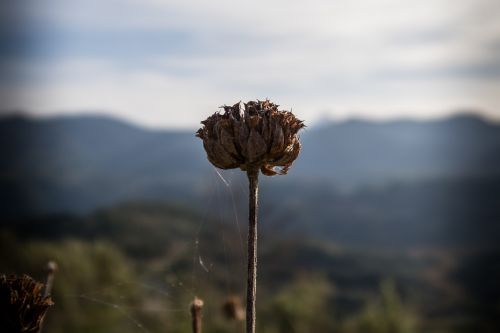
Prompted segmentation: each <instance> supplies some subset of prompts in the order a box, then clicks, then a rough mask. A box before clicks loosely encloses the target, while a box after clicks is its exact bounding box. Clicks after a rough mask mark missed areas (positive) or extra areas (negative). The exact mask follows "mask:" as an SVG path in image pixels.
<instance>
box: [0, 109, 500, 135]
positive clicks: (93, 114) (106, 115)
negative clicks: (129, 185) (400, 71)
mask: <svg viewBox="0 0 500 333" xmlns="http://www.w3.org/2000/svg"><path fill="white" fill-rule="evenodd" d="M217 111H218V110H213V111H207V114H206V116H209V115H211V114H212V113H214V112H217ZM294 113H296V114H298V115H299V117H300V112H295V111H294ZM17 116H19V117H22V118H27V119H31V120H52V119H61V118H64V119H71V118H103V119H110V120H115V121H119V122H123V123H126V124H129V125H131V126H136V127H140V128H144V129H149V130H176V131H177V130H179V131H191V130H196V129H198V128H199V127H200V123H198V124H192V125H190V126H175V124H174V125H169V124H156V125H154V124H148V123H143V122H141V121H138V120H136V119H129V118H127V117H124V116H120V115H119V114H118V113H116V112H106V111H91V110H88V111H75V112H71V113H68V112H54V113H49V114H42V115H40V114H37V113H36V112H30V111H26V110H0V120H2V119H4V118H8V117H17ZM457 117H476V118H478V119H481V120H483V121H486V122H488V123H492V124H500V117H498V118H497V117H491V116H490V115H488V113H487V112H482V110H478V109H473V108H462V109H457V110H451V111H449V112H443V113H436V114H435V115H432V116H427V117H426V116H423V117H422V116H420V117H419V116H416V115H399V116H392V117H379V118H374V117H367V116H363V115H357V114H355V113H353V114H351V115H347V116H345V117H337V118H336V117H333V116H329V115H323V117H320V118H318V119H316V120H314V121H308V119H305V122H306V125H307V127H308V128H317V127H321V126H323V125H325V124H326V125H328V124H341V123H345V122H350V121H367V122H371V123H380V124H383V123H391V122H399V121H410V122H433V121H442V120H447V119H453V118H457Z"/></svg>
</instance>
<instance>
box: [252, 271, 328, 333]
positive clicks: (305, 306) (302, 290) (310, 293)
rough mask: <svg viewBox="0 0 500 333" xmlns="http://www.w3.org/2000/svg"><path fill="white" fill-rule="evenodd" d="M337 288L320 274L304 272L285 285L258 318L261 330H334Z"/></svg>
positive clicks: (293, 332)
mask: <svg viewBox="0 0 500 333" xmlns="http://www.w3.org/2000/svg"><path fill="white" fill-rule="evenodd" d="M333 297H334V288H333V286H332V285H331V283H330V282H329V281H328V280H327V279H326V278H325V277H324V276H321V275H316V276H315V275H312V276H310V275H309V274H301V275H300V276H299V277H297V278H296V279H294V280H293V281H292V282H290V283H289V284H287V285H285V286H284V287H283V288H282V290H280V291H279V292H278V293H277V294H276V295H275V296H274V297H273V298H272V299H271V301H270V302H269V304H268V305H267V308H266V311H263V316H262V317H260V318H259V320H260V324H261V328H260V329H259V331H260V332H264V333H267V332H269V333H271V332H279V333H287V332H289V333H299V332H304V333H306V332H311V333H312V332H332V331H333V330H334V328H335V326H336V325H335V324H336V323H335V317H334V312H333V302H332V299H333Z"/></svg>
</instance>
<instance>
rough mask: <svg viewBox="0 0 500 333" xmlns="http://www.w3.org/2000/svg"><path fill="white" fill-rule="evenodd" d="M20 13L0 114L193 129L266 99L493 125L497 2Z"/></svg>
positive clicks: (190, 5) (34, 8) (393, 0)
mask: <svg viewBox="0 0 500 333" xmlns="http://www.w3.org/2000/svg"><path fill="white" fill-rule="evenodd" d="M21 3H23V4H24V7H22V8H23V10H22V11H20V10H17V12H22V13H23V14H22V15H18V16H17V20H18V21H19V22H17V25H20V24H21V23H22V22H26V20H28V21H29V22H30V26H31V28H30V29H31V30H30V32H29V34H26V33H25V34H23V35H22V36H24V37H23V38H25V39H26V43H27V44H30V45H31V46H32V47H31V48H29V50H28V52H26V50H24V51H23V52H18V53H17V54H16V52H15V48H14V52H13V53H12V52H10V53H9V52H2V49H4V48H0V56H1V59H2V60H0V71H1V74H2V77H3V79H0V96H1V97H2V101H3V102H2V104H3V105H2V107H3V109H8V108H22V109H27V110H31V111H32V112H34V113H37V114H51V113H60V112H76V111H81V110H93V111H94V110H105V111H106V112H108V113H112V114H114V115H117V116H123V117H126V118H128V119H132V120H134V121H138V122H141V123H144V124H147V125H152V126H182V127H194V126H196V124H197V123H198V119H201V118H203V117H204V116H206V115H207V114H209V113H210V112H212V111H214V109H215V108H216V107H217V106H219V104H223V103H232V102H234V101H235V100H236V99H240V98H241V99H254V98H265V97H270V98H273V99H276V100H277V101H278V102H279V103H280V104H282V105H283V106H284V107H292V106H293V107H294V110H296V111H297V112H299V113H302V114H303V118H307V119H308V120H314V119H317V118H319V117H321V116H323V115H324V114H325V113H329V114H330V115H331V116H333V117H347V116H349V115H360V114H361V115H363V116H369V117H375V118H381V117H394V116H413V117H428V116H432V115H437V114H442V113H443V112H449V110H451V109H454V108H460V107H476V108H483V109H484V110H486V111H485V112H489V113H488V115H489V116H492V117H496V118H500V108H499V106H500V100H499V98H498V91H500V90H498V88H499V87H500V60H498V59H500V57H499V55H500V47H499V45H500V37H499V36H500V24H499V23H498V22H497V21H498V20H497V19H496V18H497V15H495V13H496V14H498V13H500V6H499V5H498V2H497V1H495V0H479V1H463V2H460V3H457V2H456V1H452V0H437V1H432V2H414V1H410V0H405V1H401V0H383V1H358V0H354V1H347V0H342V1H335V2H332V1H322V0H316V1H311V2H307V3H306V2H303V1H284V0H279V1H266V2H264V1H253V2H248V1H246V2H243V1H224V0H214V1H210V2H206V1H194V0H189V1H180V0H176V1H160V0H140V1H139V0H121V1H113V0H108V1H97V0H88V1H76V0H65V1H63V0H45V1H37V2H31V1H30V2H28V1H24V0H23V1H21ZM12 21H15V19H12V18H11V22H10V23H9V24H11V25H14V23H13V22H12ZM2 36H3V37H2ZM22 36H21V37H22ZM33 36H34V37H36V38H35V39H36V40H37V43H35V44H34V43H33V42H32V40H33ZM10 37H12V36H10V35H8V34H7V35H5V34H3V35H0V40H2V41H7V42H8V41H9V40H11V39H12V38H10ZM2 38H3V39H2ZM9 38H10V39H9ZM7 49H8V48H7ZM9 50H11V51H12V48H10V49H9Z"/></svg>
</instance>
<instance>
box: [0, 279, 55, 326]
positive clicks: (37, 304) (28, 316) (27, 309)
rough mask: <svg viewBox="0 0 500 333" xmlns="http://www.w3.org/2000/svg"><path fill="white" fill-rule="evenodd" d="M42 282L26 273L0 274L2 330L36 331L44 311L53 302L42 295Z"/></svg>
mask: <svg viewBox="0 0 500 333" xmlns="http://www.w3.org/2000/svg"><path fill="white" fill-rule="evenodd" d="M43 288H44V285H43V283H40V282H37V281H35V280H33V279H32V278H31V277H29V276H27V275H23V276H21V277H16V276H9V277H6V276H5V275H2V276H0V327H1V328H2V332H7V333H14V332H15V333H19V332H26V333H30V332H38V330H39V328H40V325H41V324H42V321H43V318H44V317H45V313H46V312H47V310H48V309H49V307H51V306H52V305H53V304H54V303H52V300H51V299H50V297H44V296H43V293H42V290H43Z"/></svg>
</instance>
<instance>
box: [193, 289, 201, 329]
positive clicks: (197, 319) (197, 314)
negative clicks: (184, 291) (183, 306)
mask: <svg viewBox="0 0 500 333" xmlns="http://www.w3.org/2000/svg"><path fill="white" fill-rule="evenodd" d="M202 308H203V301H202V300H201V299H199V298H198V297H195V298H194V300H193V303H191V319H192V327H193V333H201V309H202Z"/></svg>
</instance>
